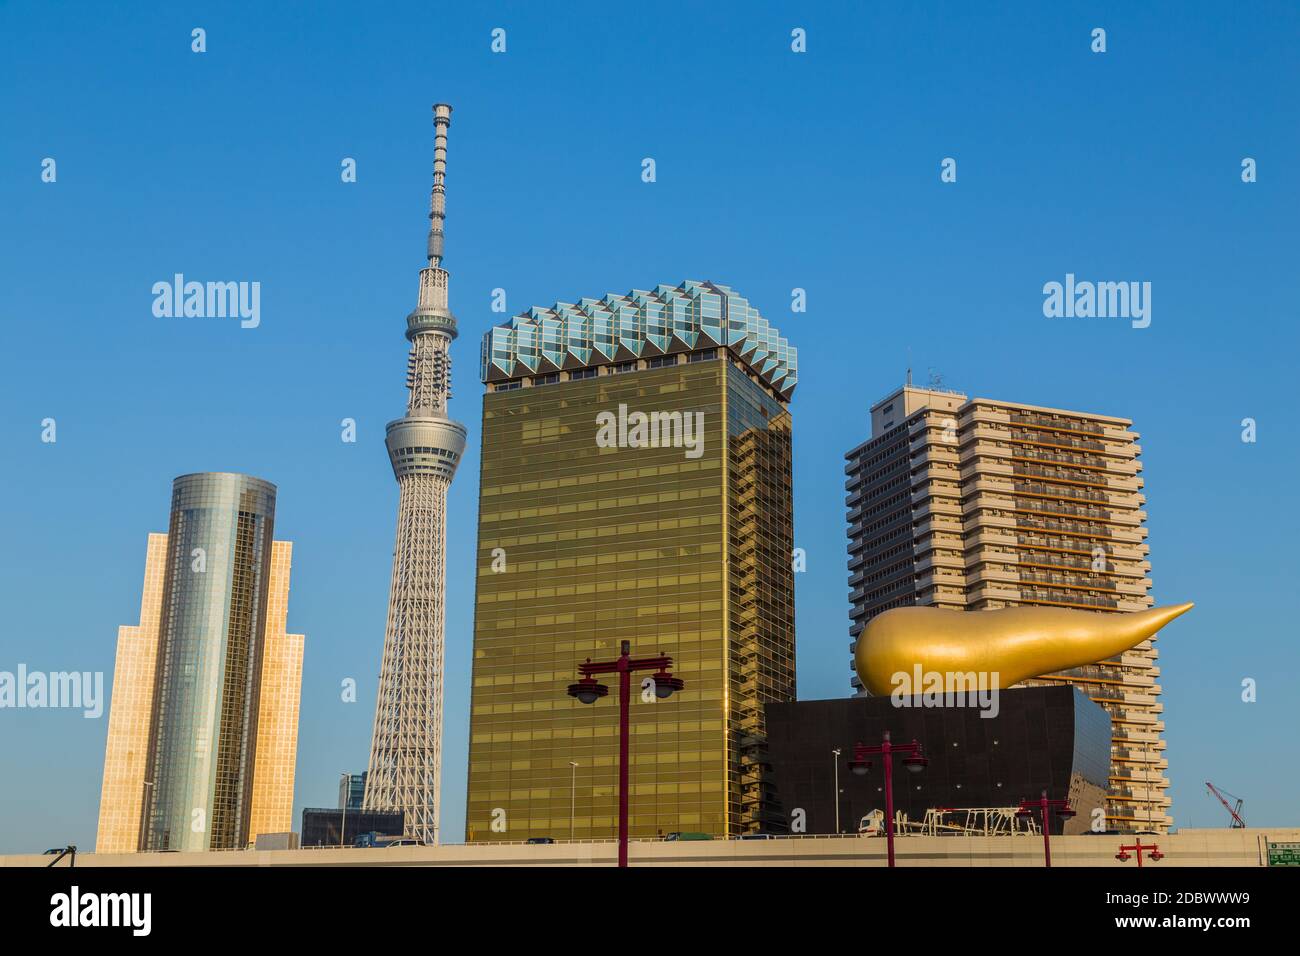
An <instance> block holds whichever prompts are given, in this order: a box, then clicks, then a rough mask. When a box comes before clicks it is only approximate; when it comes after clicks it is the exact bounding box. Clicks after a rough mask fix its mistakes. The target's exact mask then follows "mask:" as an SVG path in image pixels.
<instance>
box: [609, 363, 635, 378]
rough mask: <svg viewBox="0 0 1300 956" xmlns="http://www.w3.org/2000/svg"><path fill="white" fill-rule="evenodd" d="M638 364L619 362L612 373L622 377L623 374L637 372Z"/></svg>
mask: <svg viewBox="0 0 1300 956" xmlns="http://www.w3.org/2000/svg"><path fill="white" fill-rule="evenodd" d="M635 371H636V362H619V363H618V364H617V365H615V366H614V368H613V369H612V371H611V374H613V375H621V374H622V373H623V372H635Z"/></svg>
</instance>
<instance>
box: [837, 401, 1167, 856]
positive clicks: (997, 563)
mask: <svg viewBox="0 0 1300 956" xmlns="http://www.w3.org/2000/svg"><path fill="white" fill-rule="evenodd" d="M871 434H872V438H871V439H870V440H869V441H867V442H865V443H864V444H862V445H860V446H858V447H857V448H854V449H853V450H852V451H850V452H849V453H848V454H847V455H846V456H845V458H846V460H847V465H846V468H845V472H846V474H847V476H848V480H847V482H846V485H845V487H846V488H847V492H848V495H847V505H848V521H849V589H850V595H849V600H850V602H851V604H852V609H851V611H850V618H851V621H852V625H851V628H850V632H849V633H850V636H851V638H852V639H853V643H850V653H852V651H853V650H854V649H855V648H856V643H855V642H856V641H857V639H858V636H859V635H860V634H861V633H862V630H863V628H864V627H865V626H866V624H867V622H868V621H869V620H871V618H872V617H874V616H875V615H877V614H879V613H881V612H883V611H886V610H889V609H890V608H894V607H904V606H912V605H933V606H936V607H946V608H952V609H955V610H967V611H982V610H989V609H993V608H1001V607H1014V606H1020V605H1040V606H1048V607H1064V608H1080V609H1085V610H1091V611H1097V612H1101V613H1114V612H1123V611H1142V610H1145V609H1146V608H1148V607H1150V606H1151V604H1152V603H1153V602H1152V599H1151V598H1150V596H1149V595H1148V591H1149V590H1150V588H1151V579H1150V577H1149V574H1150V569H1151V564H1150V562H1149V561H1148V560H1147V553H1148V550H1149V549H1148V546H1147V544H1146V543H1145V539H1146V536H1147V529H1146V528H1145V527H1144V526H1143V523H1144V522H1145V520H1146V511H1145V510H1144V505H1145V502H1146V498H1145V496H1144V495H1143V494H1142V487H1143V481H1142V477H1141V471H1142V465H1141V462H1140V460H1139V457H1140V455H1141V447H1140V446H1139V445H1138V434H1137V433H1136V432H1134V431H1133V429H1132V422H1130V421H1129V420H1128V419H1124V418H1115V417H1111V416H1106V415H1097V414H1092V413H1088V412H1076V411H1066V410H1062V409H1056V408H1040V407H1037V406H1033V405H1023V404H1019V403H1014V402H1002V401H994V400H990V399H982V398H967V397H966V396H965V395H962V394H960V393H957V392H949V391H942V390H937V389H925V388H914V387H912V386H910V385H909V386H906V387H904V388H901V389H899V390H898V391H896V392H894V393H893V394H891V395H889V396H888V397H886V398H884V399H882V400H881V401H879V402H877V403H876V404H875V405H873V406H872V408H871ZM1159 675H1160V670H1159V667H1158V666H1157V662H1156V649H1155V646H1154V642H1153V641H1146V642H1143V643H1142V644H1140V645H1139V646H1138V647H1136V648H1134V649H1133V650H1131V651H1126V652H1124V653H1123V654H1122V655H1120V656H1118V657H1117V658H1115V659H1112V660H1106V661H1100V662H1097V663H1096V664H1092V665H1089V666H1086V667H1079V668H1075V669H1073V670H1071V671H1068V672H1065V673H1061V674H1054V675H1050V676H1047V677H1044V678H1041V679H1037V680H1033V681H1028V682H1027V683H1029V684H1052V683H1069V684H1073V685H1075V686H1078V687H1079V688H1081V689H1082V690H1083V691H1084V692H1086V693H1087V694H1088V696H1089V697H1091V698H1092V699H1093V700H1095V701H1096V702H1097V703H1099V704H1100V705H1101V706H1102V707H1103V708H1105V709H1106V710H1107V711H1108V712H1109V714H1110V717H1111V723H1112V747H1111V770H1110V790H1109V794H1108V800H1107V806H1106V812H1107V826H1108V828H1113V829H1122V830H1147V829H1151V830H1157V831H1161V832H1163V831H1164V830H1166V829H1167V828H1168V826H1169V825H1170V823H1171V822H1172V819H1171V818H1170V816H1169V813H1168V811H1169V804H1170V801H1169V798H1168V796H1166V792H1165V791H1166V788H1167V787H1168V781H1167V780H1166V778H1165V770H1166V768H1167V766H1168V764H1167V762H1166V760H1165V758H1164V749H1165V742H1164V740H1162V739H1161V736H1160V735H1161V732H1162V731H1163V730H1164V722H1163V720H1162V717H1161V715H1162V711H1163V706H1162V705H1161V704H1160V702H1159V696H1160V685H1159V682H1158V681H1159ZM852 683H853V685H854V687H855V689H856V690H858V691H859V692H861V686H860V685H859V683H858V679H857V677H856V676H854V677H853V680H852Z"/></svg>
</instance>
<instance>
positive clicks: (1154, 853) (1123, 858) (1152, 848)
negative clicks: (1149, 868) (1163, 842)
mask: <svg viewBox="0 0 1300 956" xmlns="http://www.w3.org/2000/svg"><path fill="white" fill-rule="evenodd" d="M1127 850H1132V851H1133V852H1134V853H1136V854H1137V858H1138V869H1139V870H1140V869H1142V853H1143V851H1149V852H1147V856H1149V857H1151V862H1152V863H1159V862H1160V861H1161V860H1163V859H1164V858H1165V855H1164V854H1163V853H1161V852H1160V847H1159V846H1157V845H1156V844H1154V843H1143V842H1142V838H1141V837H1138V838H1137V841H1136V842H1134V843H1131V844H1129V845H1128V846H1121V847H1120V848H1119V852H1118V853H1116V854H1115V859H1117V860H1119V861H1120V862H1121V863H1127V862H1128V860H1129V859H1130V857H1129V855H1128V853H1127V852H1125V851H1127Z"/></svg>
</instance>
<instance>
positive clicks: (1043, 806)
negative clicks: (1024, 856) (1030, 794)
mask: <svg viewBox="0 0 1300 956" xmlns="http://www.w3.org/2000/svg"><path fill="white" fill-rule="evenodd" d="M1048 810H1055V811H1056V815H1057V816H1058V817H1060V818H1061V819H1063V820H1068V819H1070V817H1072V816H1074V811H1073V810H1072V809H1070V801H1069V800H1048V799H1047V791H1046V790H1044V791H1043V793H1042V796H1040V797H1039V798H1038V799H1037V800H1021V801H1020V807H1019V808H1018V809H1017V810H1016V816H1017V817H1019V818H1020V819H1021V820H1032V819H1033V818H1034V815H1035V813H1038V814H1039V815H1040V816H1041V817H1042V827H1043V865H1044V866H1051V865H1052V845H1051V843H1050V842H1049V834H1050V833H1051V829H1052V828H1051V825H1050V822H1049V819H1048V816H1047V811H1048Z"/></svg>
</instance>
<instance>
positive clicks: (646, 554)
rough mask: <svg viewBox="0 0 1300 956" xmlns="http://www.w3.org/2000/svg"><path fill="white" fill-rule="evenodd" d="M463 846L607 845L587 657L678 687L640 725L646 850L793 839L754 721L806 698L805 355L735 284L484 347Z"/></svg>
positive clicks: (570, 316)
mask: <svg viewBox="0 0 1300 956" xmlns="http://www.w3.org/2000/svg"><path fill="white" fill-rule="evenodd" d="M483 359H484V361H483V378H484V381H485V383H486V384H487V387H488V394H487V395H486V396H485V397H484V407H483V430H482V435H483V447H482V456H481V469H482V473H481V492H480V493H481V499H480V508H479V540H478V558H477V561H478V566H477V581H478V585H477V594H476V605H475V622H474V666H473V691H472V704H471V719H470V754H469V785H468V799H467V818H466V830H467V836H468V837H469V838H471V839H474V840H491V839H499V840H519V839H526V838H528V837H541V836H549V837H554V838H567V837H569V835H570V834H572V835H573V836H574V837H576V838H578V839H583V838H596V839H600V838H608V837H610V836H612V835H613V834H614V832H615V831H616V827H617V799H618V793H617V772H618V767H617V763H618V735H617V728H618V717H617V704H616V702H614V701H612V700H611V701H607V702H604V703H598V704H596V705H594V706H586V705H583V704H580V703H577V702H576V701H574V700H573V699H571V698H569V697H567V696H566V695H565V688H566V685H567V684H568V683H569V682H571V681H572V680H574V678H575V672H576V668H577V665H578V664H579V663H580V662H581V661H583V660H584V659H586V658H591V659H593V660H606V659H612V658H614V657H617V656H618V653H619V646H620V642H621V641H623V640H627V641H630V642H631V647H632V653H633V655H634V656H637V655H642V656H644V655H654V654H657V653H659V652H663V653H665V654H668V655H670V656H671V657H672V658H673V660H674V668H673V672H674V674H675V675H677V676H679V677H682V678H683V679H684V680H685V681H686V687H685V690H684V691H683V692H681V693H678V694H675V695H673V697H672V698H671V699H670V700H667V701H658V700H657V699H655V698H654V695H653V694H651V695H648V696H649V699H648V700H647V699H646V697H644V696H643V695H641V694H640V693H639V692H638V693H636V694H635V695H634V698H633V703H632V708H631V734H632V738H631V754H632V758H631V778H630V783H631V809H630V825H631V833H632V834H633V836H654V835H656V833H669V832H673V831H703V832H708V833H711V834H714V835H719V836H721V835H723V834H737V833H742V832H747V831H757V830H781V829H783V828H784V826H785V823H786V821H785V818H784V816H783V815H782V814H781V813H780V812H779V810H778V808H776V807H774V806H773V805H772V804H771V801H770V800H769V799H768V792H767V783H766V781H765V779H764V778H765V776H766V760H765V731H764V721H763V713H762V705H763V704H764V703H765V702H770V701H786V700H790V699H792V698H793V696H794V690H795V667H794V580H793V571H792V566H791V551H792V547H793V514H792V491H791V444H790V443H791V423H790V413H789V411H788V408H787V403H788V401H789V398H790V395H791V393H792V392H793V390H794V385H795V374H796V373H795V351H794V349H792V348H790V347H789V346H788V344H787V343H786V342H785V340H784V339H782V338H781V337H780V336H779V333H778V332H777V331H776V330H775V329H773V328H772V327H771V326H770V325H769V324H768V323H767V322H766V321H765V320H763V319H762V318H761V317H760V316H759V315H758V312H757V310H755V309H753V308H751V307H750V306H749V304H748V303H747V302H746V301H745V300H744V299H743V298H741V297H740V296H738V295H737V294H736V293H734V292H733V291H731V290H730V289H728V288H727V287H725V286H719V285H713V284H711V283H698V282H687V283H683V284H682V285H681V286H679V287H676V288H674V287H671V286H659V287H658V288H657V289H656V290H655V291H654V292H632V293H630V294H629V295H627V296H617V295H609V296H605V297H604V298H603V299H602V300H593V299H584V300H582V301H581V303H580V304H578V305H566V304H562V303H561V304H557V305H555V306H554V307H552V308H551V309H533V310H530V311H529V312H528V313H525V314H523V315H521V316H518V317H516V318H515V319H513V320H512V321H511V322H510V323H509V324H508V325H506V326H502V327H499V328H496V329H493V330H492V331H490V332H489V333H488V335H487V337H486V338H485V341H484V354H483Z"/></svg>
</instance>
